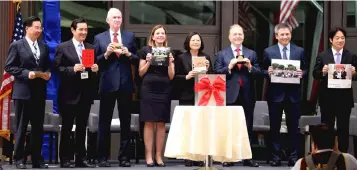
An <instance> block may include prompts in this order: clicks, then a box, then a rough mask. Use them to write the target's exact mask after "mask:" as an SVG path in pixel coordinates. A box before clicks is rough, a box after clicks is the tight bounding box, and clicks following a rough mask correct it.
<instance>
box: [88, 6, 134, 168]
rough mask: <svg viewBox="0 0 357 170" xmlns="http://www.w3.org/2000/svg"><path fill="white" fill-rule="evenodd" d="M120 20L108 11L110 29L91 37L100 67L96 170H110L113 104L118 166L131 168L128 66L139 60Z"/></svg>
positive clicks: (115, 11)
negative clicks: (117, 132)
mask: <svg viewBox="0 0 357 170" xmlns="http://www.w3.org/2000/svg"><path fill="white" fill-rule="evenodd" d="M122 20H123V19H122V13H121V12H120V10H119V9H116V8H111V9H110V10H109V11H108V15H107V19H106V21H107V23H108V25H109V30H108V31H105V32H103V33H100V34H98V35H96V36H95V37H94V47H95V54H96V56H97V64H98V66H99V67H100V68H101V70H100V72H101V77H100V83H99V94H100V109H99V125H98V143H97V144H98V145H97V146H98V147H97V149H98V161H99V167H110V164H109V163H108V157H109V153H110V125H111V121H112V116H113V110H114V107H115V102H116V101H117V103H118V112H119V120H120V151H119V157H118V159H119V166H121V167H130V166H131V165H130V158H129V155H130V119H131V113H130V106H131V102H132V93H133V91H134V87H133V80H132V72H131V63H132V62H134V61H135V60H138V57H137V56H136V51H137V48H136V44H135V41H134V39H135V36H134V34H133V33H132V32H128V31H124V30H123V29H120V26H121V23H122Z"/></svg>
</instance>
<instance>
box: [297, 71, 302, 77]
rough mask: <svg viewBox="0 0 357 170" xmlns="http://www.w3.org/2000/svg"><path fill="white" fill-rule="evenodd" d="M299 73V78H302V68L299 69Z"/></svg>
mask: <svg viewBox="0 0 357 170" xmlns="http://www.w3.org/2000/svg"><path fill="white" fill-rule="evenodd" d="M297 75H298V77H299V78H302V71H301V70H300V69H298V70H297Z"/></svg>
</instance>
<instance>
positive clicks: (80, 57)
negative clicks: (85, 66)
mask: <svg viewBox="0 0 357 170" xmlns="http://www.w3.org/2000/svg"><path fill="white" fill-rule="evenodd" d="M72 41H73V45H74V48H76V52H77V54H78V59H79V61H80V62H81V63H82V52H81V50H80V49H79V46H78V45H79V44H82V50H84V49H85V48H84V44H83V42H79V41H77V40H76V39H75V38H74V37H73V38H72Z"/></svg>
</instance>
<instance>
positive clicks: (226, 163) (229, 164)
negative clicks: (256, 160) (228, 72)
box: [222, 162, 234, 167]
mask: <svg viewBox="0 0 357 170" xmlns="http://www.w3.org/2000/svg"><path fill="white" fill-rule="evenodd" d="M222 165H223V167H230V166H234V163H233V162H223V164H222Z"/></svg>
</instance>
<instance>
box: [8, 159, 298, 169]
mask: <svg viewBox="0 0 357 170" xmlns="http://www.w3.org/2000/svg"><path fill="white" fill-rule="evenodd" d="M259 163H260V167H259V168H253V167H244V166H242V165H241V164H239V163H238V164H236V165H235V166H233V167H224V168H223V167H222V166H221V165H219V164H215V165H214V166H215V167H216V168H218V169H221V170H233V169H239V170H248V169H259V170H290V169H291V168H292V167H288V166H287V162H283V165H284V166H282V167H271V166H270V165H269V164H264V162H259ZM27 166H28V169H32V167H31V165H30V164H29V165H27ZM3 168H4V169H5V170H7V169H16V168H15V165H12V166H10V165H8V163H5V165H3ZM118 168H119V166H118V164H112V167H110V168H99V167H97V168H79V169H83V170H89V169H91V170H93V169H97V170H110V169H118ZM198 168H199V167H185V166H184V165H183V163H178V162H168V163H166V167H165V168H160V167H153V168H147V167H146V165H145V164H144V162H143V161H140V163H139V164H134V163H133V164H132V167H130V168H122V167H120V168H119V169H120V170H134V169H135V170H162V169H168V170H195V169H198ZM63 169H64V168H60V166H59V165H58V164H56V165H54V164H52V165H50V168H49V170H63ZM71 169H73V168H71Z"/></svg>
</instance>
